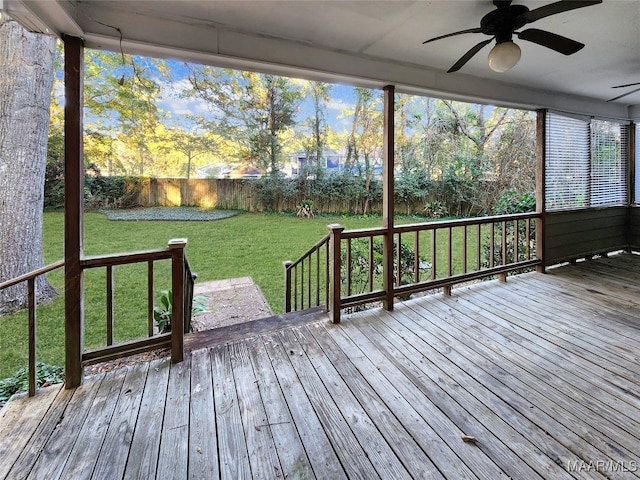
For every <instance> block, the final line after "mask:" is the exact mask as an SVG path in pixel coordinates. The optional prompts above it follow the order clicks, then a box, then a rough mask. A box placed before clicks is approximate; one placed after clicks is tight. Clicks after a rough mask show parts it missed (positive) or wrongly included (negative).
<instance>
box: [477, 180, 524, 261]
mask: <svg viewBox="0 0 640 480" xmlns="http://www.w3.org/2000/svg"><path fill="white" fill-rule="evenodd" d="M535 209H536V196H535V193H523V194H519V193H517V192H516V191H515V190H506V191H505V192H503V193H502V195H500V197H499V198H498V203H497V204H496V206H495V208H494V210H493V213H494V214H495V215H510V214H514V213H529V212H533V211H535ZM513 229H514V224H513V222H507V225H506V229H505V230H506V232H505V233H506V237H507V242H506V243H507V255H506V260H507V263H514V262H517V261H523V260H524V259H525V252H526V250H527V244H528V245H529V250H530V251H534V250H535V241H536V233H535V229H534V228H531V229H530V232H529V238H527V230H526V225H525V222H519V226H518V258H517V259H516V258H515V245H514V238H513ZM492 254H493V262H494V263H493V264H494V265H501V264H502V230H501V229H496V231H495V239H494V248H493V252H491V246H490V245H484V246H483V248H482V266H483V267H484V268H488V267H489V266H490V265H491V255H492Z"/></svg>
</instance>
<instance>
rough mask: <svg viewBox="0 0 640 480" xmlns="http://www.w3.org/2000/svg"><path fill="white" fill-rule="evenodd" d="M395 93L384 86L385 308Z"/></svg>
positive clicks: (389, 289)
mask: <svg viewBox="0 0 640 480" xmlns="http://www.w3.org/2000/svg"><path fill="white" fill-rule="evenodd" d="M394 94H395V87H394V86H393V85H387V86H386V87H384V125H383V129H384V139H383V149H384V153H383V162H384V163H383V166H382V182H383V183H382V227H383V228H385V229H386V233H385V235H384V237H383V239H382V265H383V269H382V277H383V278H382V287H383V288H384V291H385V292H386V295H385V298H384V301H383V306H384V309H385V310H393V287H394V285H393V216H394V209H395V208H394V201H393V189H394V185H393V171H394V169H395V156H394V112H393V110H394V100H395V99H394Z"/></svg>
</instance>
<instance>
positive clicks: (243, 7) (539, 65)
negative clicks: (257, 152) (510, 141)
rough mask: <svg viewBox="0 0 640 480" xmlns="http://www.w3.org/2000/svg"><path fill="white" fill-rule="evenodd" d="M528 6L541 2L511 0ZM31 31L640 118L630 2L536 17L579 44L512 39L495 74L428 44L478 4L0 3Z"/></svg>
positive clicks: (637, 20) (638, 18) (635, 19)
mask: <svg viewBox="0 0 640 480" xmlns="http://www.w3.org/2000/svg"><path fill="white" fill-rule="evenodd" d="M516 3H518V4H524V5H526V6H528V7H529V8H530V9H534V8H537V7H539V6H542V5H546V4H548V3H552V2H551V1H538V0H535V1H532V0H522V1H518V0H516V1H514V4H516ZM3 4H4V7H5V9H7V10H8V11H9V12H10V13H12V14H13V16H14V17H16V18H18V19H19V20H21V21H23V23H28V24H29V25H31V26H32V28H34V29H39V30H41V31H42V30H44V29H46V28H48V29H49V30H50V31H51V32H53V33H56V34H61V33H69V34H72V35H76V36H81V37H82V38H84V39H85V42H86V44H87V46H89V47H100V48H106V49H112V50H118V49H119V41H120V38H119V33H118V32H117V30H116V28H114V27H117V28H119V29H120V30H121V31H122V34H123V41H122V45H123V47H124V50H125V52H132V53H134V52H135V53H146V54H153V55H158V56H165V57H174V58H179V59H184V60H191V61H200V62H203V63H210V64H214V65H221V66H230V67H240V68H253V69H257V70H262V71H269V72H274V73H283V74H290V75H298V76H304V77H309V78H318V79H325V80H333V81H342V82H347V83H352V84H359V85H365V86H372V87H380V86H383V85H385V84H388V83H391V84H394V85H396V86H397V89H398V90H399V91H405V92H412V93H423V94H431V95H441V96H445V97H450V98H460V99H471V100H476V101H484V102H493V103H496V104H505V105H513V106H526V107H550V108H556V109H560V110H567V111H574V112H579V113H587V114H597V115H604V116H611V117H616V118H639V117H640V91H639V92H637V93H635V94H633V95H629V96H627V97H624V98H622V99H620V100H618V101H615V102H606V101H607V100H609V99H611V98H613V97H615V96H617V95H619V94H621V93H624V92H625V91H631V90H633V89H634V88H639V87H640V85H638V86H637V87H629V88H628V89H626V90H621V89H613V88H611V87H613V86H614V85H620V84H628V83H635V82H640V0H604V2H603V3H602V4H600V5H595V6H590V7H586V8H581V9H576V10H573V11H569V12H564V13H561V14H558V15H554V16H550V17H547V18H543V19H541V20H539V21H537V22H535V24H532V25H530V26H531V27H535V28H540V29H544V30H548V31H550V32H553V33H557V34H560V35H563V36H566V37H569V38H572V39H574V40H577V41H579V42H582V43H585V44H586V47H585V48H584V49H582V50H581V51H579V52H578V53H576V54H574V55H572V56H564V55H561V54H559V53H556V52H554V51H552V50H549V49H546V48H544V47H541V46H538V45H535V44H532V43H529V42H526V41H521V40H516V43H518V44H519V45H520V47H521V48H522V58H521V60H520V62H519V64H518V65H516V67H515V68H513V69H512V70H511V71H509V72H506V73H502V74H499V73H495V72H493V71H492V70H490V69H489V67H488V65H487V54H488V52H489V50H490V48H491V47H490V46H487V47H485V48H484V49H483V50H482V51H481V52H480V53H479V54H477V55H476V56H475V57H474V58H473V59H472V60H471V61H470V62H469V63H467V64H466V65H465V66H464V67H463V68H462V69H461V70H460V71H459V72H457V73H451V74H447V73H445V72H446V70H447V69H448V68H449V67H451V65H453V63H455V62H456V61H457V60H458V58H460V57H461V56H462V55H463V54H464V53H465V52H466V51H467V50H469V48H471V47H472V46H473V45H475V44H477V43H478V42H480V41H481V40H484V39H485V38H488V37H486V36H484V35H482V34H467V35H460V36H456V37H451V38H447V39H443V40H440V41H437V42H433V43H430V44H427V45H423V44H422V42H423V41H424V40H426V39H428V38H431V37H434V36H438V35H443V34H446V33H450V32H453V31H458V30H463V29H467V28H474V27H477V26H479V24H480V19H481V18H482V16H483V15H485V14H486V13H488V12H490V11H491V10H493V9H494V8H495V7H494V6H493V4H492V2H490V1H488V0H450V1H375V2H373V1H313V0H311V1H302V0H299V1H270V0H262V1H243V0H236V1H185V0H182V1H174V0H163V1H148V0H147V1H128V0H118V1H111V0H101V1H96V0H93V1H86V0H63V1H60V0H56V1H52V0H46V1H30V0H0V5H3Z"/></svg>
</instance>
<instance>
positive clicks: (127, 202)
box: [84, 165, 142, 209]
mask: <svg viewBox="0 0 640 480" xmlns="http://www.w3.org/2000/svg"><path fill="white" fill-rule="evenodd" d="M141 186H142V179H141V178H139V177H129V176H118V177H104V176H102V175H101V174H100V170H99V169H98V168H97V167H96V166H95V165H91V166H90V167H89V168H88V169H87V175H85V180H84V202H85V206H86V207H87V208H90V209H102V208H133V207H135V206H137V204H136V198H137V197H138V193H139V192H140V188H141Z"/></svg>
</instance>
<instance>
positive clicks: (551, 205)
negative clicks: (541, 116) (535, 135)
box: [545, 113, 589, 210]
mask: <svg viewBox="0 0 640 480" xmlns="http://www.w3.org/2000/svg"><path fill="white" fill-rule="evenodd" d="M545 144H546V152H545V159H546V160H545V170H546V192H545V196H546V208H547V210H563V209H570V208H579V207H586V206H588V204H587V193H588V192H587V185H588V183H589V123H588V122H585V121H582V120H579V119H577V118H570V117H565V116H562V115H558V114H556V113H548V114H547V128H546V142H545Z"/></svg>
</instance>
